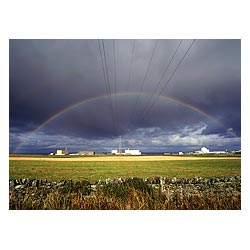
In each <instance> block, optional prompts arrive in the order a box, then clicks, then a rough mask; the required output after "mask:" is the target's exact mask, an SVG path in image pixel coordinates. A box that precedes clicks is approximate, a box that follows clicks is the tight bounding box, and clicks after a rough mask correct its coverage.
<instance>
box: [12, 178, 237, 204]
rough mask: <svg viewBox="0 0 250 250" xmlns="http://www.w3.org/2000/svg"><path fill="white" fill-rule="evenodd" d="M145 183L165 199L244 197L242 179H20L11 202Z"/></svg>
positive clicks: (91, 194)
mask: <svg viewBox="0 0 250 250" xmlns="http://www.w3.org/2000/svg"><path fill="white" fill-rule="evenodd" d="M131 180H133V181H136V180H137V181H143V182H145V183H147V184H148V185H149V186H151V187H153V188H154V189H156V190H159V191H161V192H162V193H163V194H165V195H166V196H168V197H170V198H172V199H174V198H175V197H176V196H179V197H183V196H185V197H190V196H193V195H196V194H197V195H202V196H211V195H212V196H226V197H232V196H237V197H239V198H240V196H241V177H240V176H229V177H212V178H201V177H195V178H165V177H154V178H145V179H139V178H129V179H122V178H119V179H106V180H99V181H97V182H96V183H90V182H88V181H86V180H83V181H72V180H61V181H50V180H34V179H17V180H10V181H9V199H10V206H11V202H16V200H23V199H25V196H27V195H28V196H33V197H34V199H43V198H46V196H47V195H48V194H49V193H51V192H53V191H56V190H58V191H60V192H63V193H64V192H65V193H69V192H79V191H80V192H81V193H82V195H84V196H93V195H95V193H96V191H97V189H98V187H103V186H105V185H110V184H112V183H114V184H119V183H123V182H126V181H131Z"/></svg>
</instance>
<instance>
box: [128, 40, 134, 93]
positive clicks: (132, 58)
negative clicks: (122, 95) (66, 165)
mask: <svg viewBox="0 0 250 250" xmlns="http://www.w3.org/2000/svg"><path fill="white" fill-rule="evenodd" d="M134 50H135V39H134V41H133V50H132V56H131V62H130V68H129V79H128V87H127V92H128V90H129V85H130V80H131V69H132V64H133V60H134Z"/></svg>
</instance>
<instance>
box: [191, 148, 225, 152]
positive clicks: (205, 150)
mask: <svg viewBox="0 0 250 250" xmlns="http://www.w3.org/2000/svg"><path fill="white" fill-rule="evenodd" d="M195 153H196V154H225V153H226V151H210V150H209V149H208V148H206V147H202V148H201V149H200V150H198V151H195Z"/></svg>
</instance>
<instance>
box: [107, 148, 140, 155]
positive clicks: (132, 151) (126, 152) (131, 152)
mask: <svg viewBox="0 0 250 250" xmlns="http://www.w3.org/2000/svg"><path fill="white" fill-rule="evenodd" d="M111 154H113V155H141V152H140V150H138V149H129V148H118V149H113V150H111Z"/></svg>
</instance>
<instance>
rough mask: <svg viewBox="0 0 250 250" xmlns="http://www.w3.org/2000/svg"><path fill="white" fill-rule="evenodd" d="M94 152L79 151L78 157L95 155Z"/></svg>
mask: <svg viewBox="0 0 250 250" xmlns="http://www.w3.org/2000/svg"><path fill="white" fill-rule="evenodd" d="M94 154H95V152H94V151H79V152H78V155H94Z"/></svg>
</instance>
